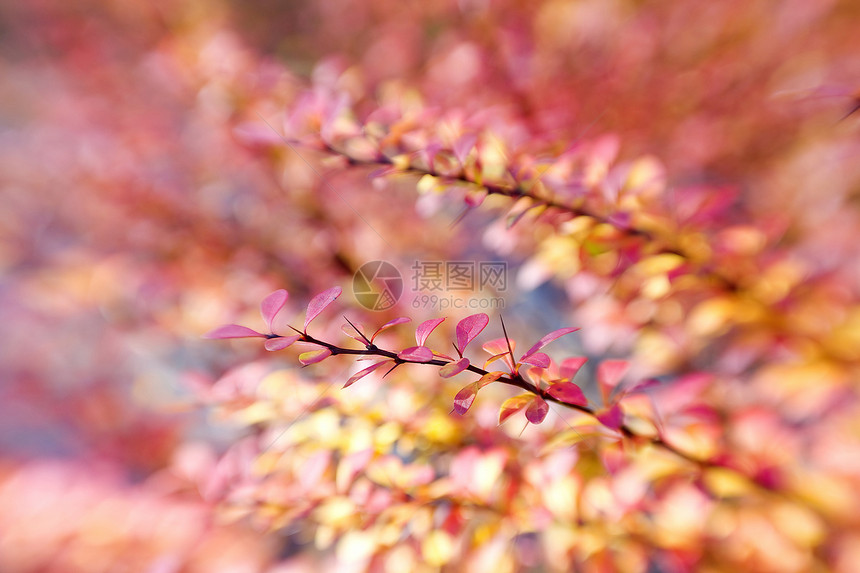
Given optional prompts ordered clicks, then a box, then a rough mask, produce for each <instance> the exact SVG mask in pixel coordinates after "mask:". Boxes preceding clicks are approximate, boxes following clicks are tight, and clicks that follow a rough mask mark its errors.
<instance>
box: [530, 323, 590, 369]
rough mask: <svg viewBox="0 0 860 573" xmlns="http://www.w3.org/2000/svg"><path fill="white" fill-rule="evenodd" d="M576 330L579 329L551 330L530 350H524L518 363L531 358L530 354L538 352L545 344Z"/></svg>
mask: <svg viewBox="0 0 860 573" xmlns="http://www.w3.org/2000/svg"><path fill="white" fill-rule="evenodd" d="M577 330H579V328H573V327H568V328H559V329H558V330H553V331H552V332H550V333H549V334H546V335H544V336H543V337H542V338H541V339H540V340H538V341H537V342H536V343H535V345H534V346H532V347H531V348H529V349H528V350H526V353H525V354H523V357H522V358H520V362H523V361H524V360H525V359H526V358H527V357H529V356H531V355H532V354H534V353H535V352H537V351H538V350H540V349H541V348H543V347H544V346H546V345H547V344H549V343H550V342H552V341H553V340H555V339H557V338H561V337H562V336H564V335H565V334H570V333H571V332H576V331H577Z"/></svg>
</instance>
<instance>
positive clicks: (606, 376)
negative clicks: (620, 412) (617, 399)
mask: <svg viewBox="0 0 860 573" xmlns="http://www.w3.org/2000/svg"><path fill="white" fill-rule="evenodd" d="M628 368H630V363H629V362H627V361H626V360H604V361H603V362H601V363H600V366H598V367H597V383H598V384H599V386H600V393H601V394H602V395H603V401H604V403H609V396H610V395H611V394H612V390H613V389H614V388H615V387H616V386H617V385H618V382H620V381H621V378H622V377H624V374H625V373H626V372H627V369H628Z"/></svg>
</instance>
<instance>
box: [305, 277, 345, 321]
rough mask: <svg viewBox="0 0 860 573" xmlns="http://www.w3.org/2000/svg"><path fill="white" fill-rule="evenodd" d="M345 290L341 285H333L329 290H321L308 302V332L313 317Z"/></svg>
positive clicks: (306, 319)
mask: <svg viewBox="0 0 860 573" xmlns="http://www.w3.org/2000/svg"><path fill="white" fill-rule="evenodd" d="M342 292H343V289H341V288H340V287H339V286H336V287H332V288H330V289H328V290H327V291H324V292H321V293H320V294H318V295H316V296H315V297H314V298H313V299H311V302H310V303H309V304H308V311H307V314H306V315H305V327H304V330H305V332H307V330H308V325H309V324H310V323H311V321H312V320H313V319H315V318H316V317H317V316H319V314H320V313H321V312H322V311H324V310H325V308H326V307H327V306H328V305H330V304H331V303H332V302H334V300H335V299H336V298H337V297H339V296H340V294H341V293H342Z"/></svg>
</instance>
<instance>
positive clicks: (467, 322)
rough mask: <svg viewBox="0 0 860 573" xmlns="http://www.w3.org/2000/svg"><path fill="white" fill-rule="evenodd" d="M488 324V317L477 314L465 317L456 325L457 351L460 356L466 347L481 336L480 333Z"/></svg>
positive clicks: (480, 313)
mask: <svg viewBox="0 0 860 573" xmlns="http://www.w3.org/2000/svg"><path fill="white" fill-rule="evenodd" d="M489 322H490V317H489V316H487V315H486V314H484V313H483V312H479V313H478V314H473V315H471V316H467V317H466V318H464V319H463V320H461V321H460V322H458V323H457V350H458V351H459V352H460V354H462V353H463V351H464V350H465V349H466V346H467V345H468V344H469V343H470V342H472V340H474V339H475V337H476V336H478V335H479V334H481V331H482V330H484V329H485V328H486V327H487V324H489Z"/></svg>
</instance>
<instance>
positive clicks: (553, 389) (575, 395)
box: [547, 382, 588, 406]
mask: <svg viewBox="0 0 860 573" xmlns="http://www.w3.org/2000/svg"><path fill="white" fill-rule="evenodd" d="M547 392H548V393H549V395H550V396H552V397H553V398H555V399H556V400H560V401H562V402H564V403H565V404H572V405H574V406H588V399H586V397H585V394H583V393H582V389H581V388H580V387H579V386H577V385H576V384H574V383H573V382H559V383H558V384H551V385H550V387H549V388H547Z"/></svg>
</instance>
